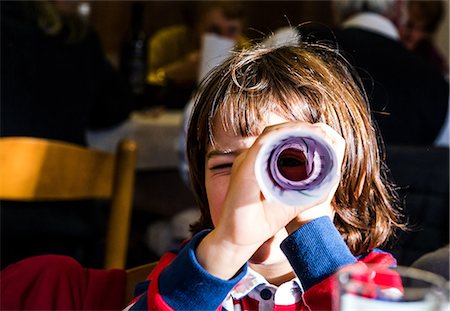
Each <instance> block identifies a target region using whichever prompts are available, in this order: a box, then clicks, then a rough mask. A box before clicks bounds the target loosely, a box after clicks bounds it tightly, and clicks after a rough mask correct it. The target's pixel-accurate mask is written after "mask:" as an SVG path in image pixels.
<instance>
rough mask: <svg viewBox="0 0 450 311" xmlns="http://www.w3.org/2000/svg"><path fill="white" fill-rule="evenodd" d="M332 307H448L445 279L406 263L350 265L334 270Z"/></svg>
mask: <svg viewBox="0 0 450 311" xmlns="http://www.w3.org/2000/svg"><path fill="white" fill-rule="evenodd" d="M336 278H337V280H336V291H335V293H334V296H333V310H334V311H363V310H370V311H371V310H396V311H397V310H398V311H403V310H404V311H416V310H417V311H419V310H420V311H431V310H433V311H444V310H449V309H448V308H449V302H448V283H447V282H446V280H445V279H444V278H443V277H441V276H439V275H436V274H434V273H431V272H428V271H423V270H419V269H415V268H410V267H402V266H399V267H395V268H386V267H381V266H377V265H374V266H362V265H361V266H351V267H348V268H344V269H342V270H341V271H340V272H339V273H338V274H337V277H336Z"/></svg>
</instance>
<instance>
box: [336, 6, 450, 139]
mask: <svg viewBox="0 0 450 311" xmlns="http://www.w3.org/2000/svg"><path fill="white" fill-rule="evenodd" d="M333 5H334V9H335V12H336V15H337V19H338V21H339V23H340V25H341V29H340V30H338V31H337V32H336V38H337V41H338V44H339V46H340V48H341V49H342V50H343V51H344V53H345V54H346V55H347V57H348V60H349V61H350V63H352V64H353V65H354V66H355V67H356V69H357V70H358V71H359V73H360V75H361V77H362V82H363V84H364V87H365V90H366V93H367V96H368V98H369V102H370V105H371V109H372V111H373V112H374V115H375V118H376V120H377V123H378V126H379V128H380V130H381V134H382V136H383V139H384V141H385V142H386V143H387V144H402V145H432V144H433V143H434V141H435V139H436V137H437V136H438V134H439V131H440V129H441V128H442V126H443V124H444V120H445V117H446V114H447V109H448V104H449V85H448V82H447V81H445V79H444V78H443V77H442V75H441V74H440V72H439V71H438V70H436V69H435V68H433V67H432V66H431V65H429V64H428V63H426V62H424V61H423V60H422V59H421V58H420V57H417V56H416V55H415V54H414V53H413V52H411V51H409V50H408V49H406V48H405V47H404V46H403V45H402V44H401V42H400V35H399V30H398V29H399V26H400V25H402V23H403V22H404V20H405V9H406V7H405V5H406V2H404V1H398V0H386V1H378V0H336V1H334V2H333Z"/></svg>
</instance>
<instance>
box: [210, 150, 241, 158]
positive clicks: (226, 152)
mask: <svg viewBox="0 0 450 311" xmlns="http://www.w3.org/2000/svg"><path fill="white" fill-rule="evenodd" d="M242 151H243V150H242V149H238V150H230V149H229V150H211V151H210V152H208V153H207V154H206V158H207V159H210V158H212V157H215V156H228V155H238V154H240V153H241V152H242Z"/></svg>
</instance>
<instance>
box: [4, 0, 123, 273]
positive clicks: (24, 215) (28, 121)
mask: <svg viewBox="0 0 450 311" xmlns="http://www.w3.org/2000/svg"><path fill="white" fill-rule="evenodd" d="M58 3H60V2H56V1H55V2H53V1H29V2H25V1H2V2H1V25H2V26H1V46H2V53H1V89H2V92H1V122H0V124H1V125H0V126H1V127H0V136H32V137H41V138H48V139H55V140H61V141H65V142H71V143H75V144H79V145H86V130H87V129H88V128H89V129H100V128H109V127H113V126H116V125H118V124H120V123H121V122H122V121H124V120H126V119H127V117H128V115H129V113H130V93H129V90H128V88H127V87H126V86H125V85H124V84H122V81H121V80H120V78H119V76H118V74H117V73H116V72H115V71H114V69H113V67H112V66H111V65H110V64H109V63H108V62H107V60H106V58H105V56H104V54H103V50H102V48H101V45H100V42H99V39H98V37H97V35H96V33H95V32H94V30H93V29H92V28H91V27H90V26H89V25H88V24H87V23H86V22H85V21H83V20H82V19H81V18H80V17H79V16H77V15H75V14H69V13H63V12H62V11H60V10H59V9H58V7H57V6H56V4H58ZM64 4H65V5H72V6H73V5H77V2H64ZM0 204H1V239H2V240H1V247H2V249H1V265H2V267H3V266H5V265H7V264H8V263H11V262H15V261H17V260H20V259H22V258H25V257H28V256H32V255H37V254H43V253H48V252H53V253H60V254H66V255H71V256H73V257H75V258H77V259H78V260H80V261H81V262H82V263H83V264H86V265H94V263H93V258H94V257H96V256H97V255H96V254H95V253H96V252H98V249H101V248H100V247H98V245H97V243H100V238H99V235H98V232H101V231H100V230H102V229H100V228H99V227H101V226H102V224H104V214H103V213H104V211H103V209H101V208H94V206H93V203H92V202H73V206H69V207H65V208H64V209H61V208H58V207H60V206H58V203H55V202H50V203H48V202H42V203H40V204H42V205H45V208H42V209H39V210H37V209H34V208H33V207H34V206H35V205H33V204H26V203H24V202H12V201H8V202H5V201H3V202H0ZM80 204H83V205H86V208H85V209H83V211H82V212H80V209H79V206H80ZM80 241H81V242H80ZM80 243H82V244H83V246H84V245H87V244H89V248H90V249H91V250H92V251H91V253H92V256H90V255H87V251H86V250H85V248H84V247H83V249H81V248H80V247H79V246H80ZM91 259H92V260H91ZM101 262H102V259H101V258H99V259H98V265H101Z"/></svg>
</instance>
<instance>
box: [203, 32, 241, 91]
mask: <svg viewBox="0 0 450 311" xmlns="http://www.w3.org/2000/svg"><path fill="white" fill-rule="evenodd" d="M234 45H235V41H234V40H231V39H228V38H224V37H221V36H219V35H216V34H212V33H206V34H204V35H203V37H202V50H201V54H200V68H199V75H198V82H199V83H200V81H202V80H203V78H204V77H205V76H206V74H207V73H208V72H210V71H211V70H212V69H213V68H214V67H216V66H218V65H220V64H222V63H223V62H224V61H225V60H226V59H227V58H228V57H229V56H231V51H232V50H233V48H234Z"/></svg>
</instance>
